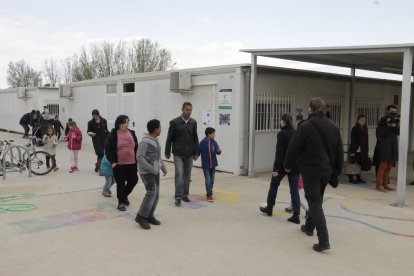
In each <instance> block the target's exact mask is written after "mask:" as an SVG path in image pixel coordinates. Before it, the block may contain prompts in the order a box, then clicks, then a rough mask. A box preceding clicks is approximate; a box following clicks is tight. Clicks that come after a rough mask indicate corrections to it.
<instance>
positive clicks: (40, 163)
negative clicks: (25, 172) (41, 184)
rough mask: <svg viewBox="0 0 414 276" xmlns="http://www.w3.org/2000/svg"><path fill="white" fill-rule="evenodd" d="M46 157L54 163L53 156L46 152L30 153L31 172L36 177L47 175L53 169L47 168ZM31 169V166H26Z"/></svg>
mask: <svg viewBox="0 0 414 276" xmlns="http://www.w3.org/2000/svg"><path fill="white" fill-rule="evenodd" d="M46 157H48V158H50V159H49V160H50V161H49V162H52V156H51V155H50V154H49V153H47V152H44V151H36V152H31V153H30V162H31V171H32V173H33V174H35V175H45V174H48V173H50V172H51V171H52V170H53V168H52V166H50V167H49V168H48V167H47V166H46ZM25 161H26V162H27V160H25ZM26 166H27V167H29V164H26Z"/></svg>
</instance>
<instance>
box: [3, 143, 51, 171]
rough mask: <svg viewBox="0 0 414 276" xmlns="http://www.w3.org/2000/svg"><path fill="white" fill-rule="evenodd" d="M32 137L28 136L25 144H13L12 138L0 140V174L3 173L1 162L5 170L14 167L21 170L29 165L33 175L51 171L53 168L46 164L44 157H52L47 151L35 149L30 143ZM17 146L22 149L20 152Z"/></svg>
mask: <svg viewBox="0 0 414 276" xmlns="http://www.w3.org/2000/svg"><path fill="white" fill-rule="evenodd" d="M34 138H35V137H33V136H32V137H29V143H28V144H27V145H25V146H17V145H15V144H14V140H0V163H1V169H0V174H2V173H3V172H2V170H3V164H5V165H6V170H10V169H13V167H15V168H17V169H19V170H20V171H23V170H25V169H26V168H29V167H30V171H31V172H32V173H33V174H35V175H45V174H48V173H50V172H51V171H52V169H53V168H52V167H47V165H46V159H49V158H52V157H51V156H50V154H49V153H47V152H44V151H37V150H36V148H35V147H34V145H33V143H32V141H33V139H34ZM19 148H20V151H23V153H22V154H21V152H19ZM16 153H19V154H17V155H16Z"/></svg>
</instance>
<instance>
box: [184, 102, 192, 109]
mask: <svg viewBox="0 0 414 276" xmlns="http://www.w3.org/2000/svg"><path fill="white" fill-rule="evenodd" d="M186 106H191V107H193V105H192V104H191V103H190V102H185V103H183V109H184V108H185V107H186Z"/></svg>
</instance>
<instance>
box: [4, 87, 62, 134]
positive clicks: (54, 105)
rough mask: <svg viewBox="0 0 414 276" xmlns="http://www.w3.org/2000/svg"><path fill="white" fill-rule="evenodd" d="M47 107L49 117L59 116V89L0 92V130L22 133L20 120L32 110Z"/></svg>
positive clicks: (46, 88)
mask: <svg viewBox="0 0 414 276" xmlns="http://www.w3.org/2000/svg"><path fill="white" fill-rule="evenodd" d="M44 106H47V107H48V108H49V112H50V114H51V115H58V114H59V88H57V87H19V88H9V89H2V90H0V118H1V119H0V129H1V130H4V131H13V132H22V131H23V128H22V127H21V126H20V124H19V122H20V118H21V117H22V116H23V114H25V113H28V112H31V111H32V110H33V109H34V110H40V112H42V111H43V107H44Z"/></svg>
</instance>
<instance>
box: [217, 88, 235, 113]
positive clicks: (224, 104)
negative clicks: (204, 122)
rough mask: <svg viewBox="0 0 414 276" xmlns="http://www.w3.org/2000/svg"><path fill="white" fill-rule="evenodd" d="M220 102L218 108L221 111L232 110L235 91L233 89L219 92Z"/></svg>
mask: <svg viewBox="0 0 414 276" xmlns="http://www.w3.org/2000/svg"><path fill="white" fill-rule="evenodd" d="M218 97H219V102H218V106H219V109H232V101H233V99H232V97H233V90H232V89H220V91H219V95H218Z"/></svg>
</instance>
